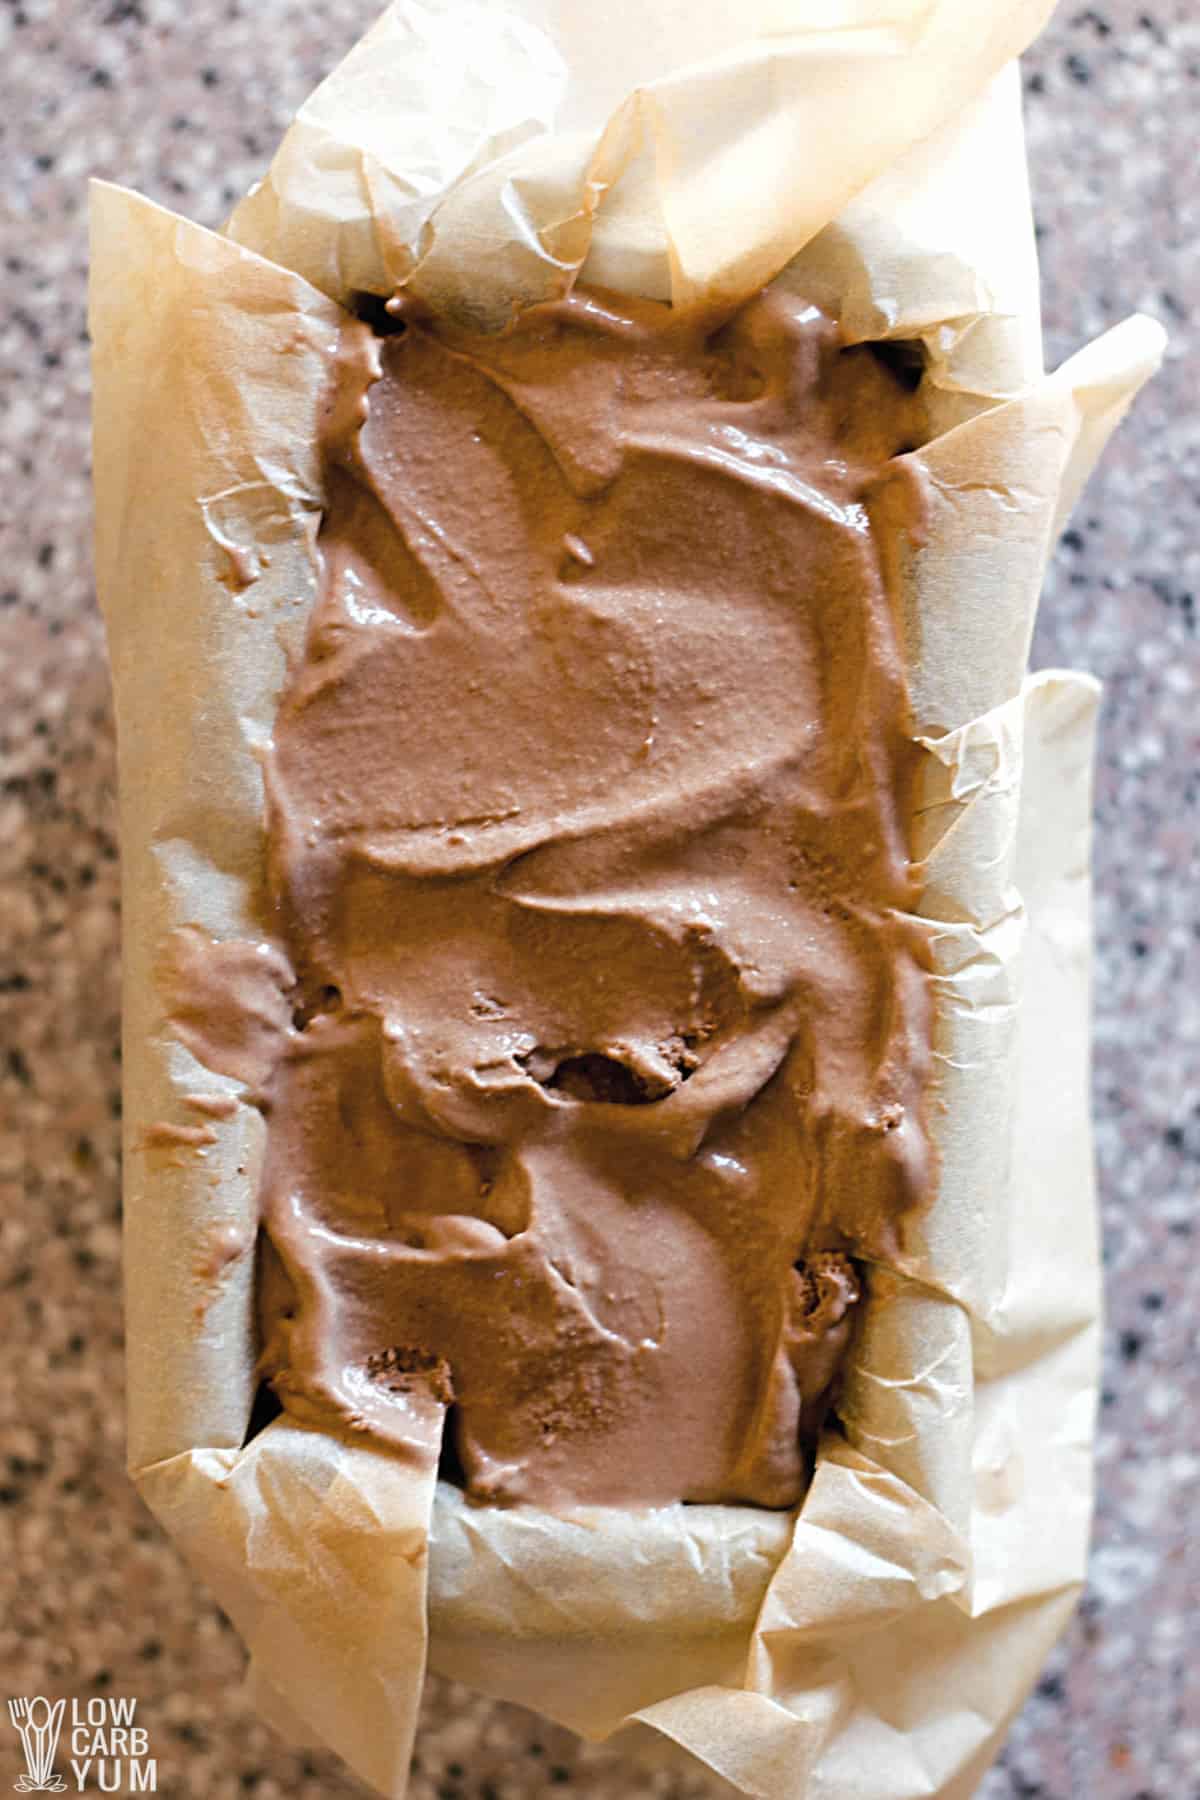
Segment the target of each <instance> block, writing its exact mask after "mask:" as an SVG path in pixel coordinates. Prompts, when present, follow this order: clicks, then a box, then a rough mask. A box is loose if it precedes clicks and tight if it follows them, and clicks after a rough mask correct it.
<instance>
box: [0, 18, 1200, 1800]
mask: <svg viewBox="0 0 1200 1800" xmlns="http://www.w3.org/2000/svg"><path fill="white" fill-rule="evenodd" d="M374 11H375V4H374V0H326V3H325V4H324V5H323V6H321V7H313V6H311V5H308V4H304V3H303V0H255V3H253V4H251V0H244V3H242V4H228V3H226V0H206V3H205V4H203V5H193V6H187V5H184V4H182V0H23V3H22V4H19V5H18V4H14V3H13V0H0V100H2V104H0V134H2V136H3V145H4V165H3V166H4V171H5V181H6V185H7V190H8V194H9V196H10V198H11V199H12V200H13V201H14V202H15V206H14V207H13V208H12V209H11V210H8V211H7V212H6V213H5V214H4V215H3V216H2V220H0V231H2V234H3V243H2V245H0V255H2V257H3V268H4V284H3V290H2V292H3V298H2V302H0V369H2V378H3V394H4V401H3V409H2V411H0V528H2V530H3V550H2V554H0V1188H2V1192H3V1205H2V1208H0V1294H2V1296H3V1303H2V1306H0V1318H2V1319H3V1330H4V1344H5V1350H6V1354H5V1356H4V1358H3V1360H2V1361H0V1690H3V1692H4V1693H5V1694H26V1695H31V1694H36V1693H45V1694H48V1695H51V1696H55V1695H60V1694H61V1695H64V1696H67V1697H68V1698H72V1697H75V1698H79V1699H81V1700H86V1699H88V1698H89V1697H90V1698H96V1697H104V1696H106V1695H112V1694H124V1695H135V1696H137V1698H138V1702H139V1713H138V1718H139V1722H140V1723H143V1724H145V1725H146V1726H147V1727H148V1729H149V1732H150V1736H151V1747H152V1749H153V1750H154V1752H155V1753H156V1754H157V1758H158V1767H159V1785H158V1791H159V1792H160V1793H162V1794H169V1795H177V1796H182V1795H189V1796H191V1795H196V1796H211V1797H213V1800H223V1797H224V1796H233V1795H237V1794H247V1793H253V1794H255V1795H257V1796H259V1797H260V1800H268V1797H269V1796H280V1795H287V1796H292V1797H295V1800H300V1797H304V1800H308V1797H310V1796H317V1795H322V1796H337V1795H343V1794H345V1795H350V1794H356V1793H361V1792H362V1790H361V1789H360V1788H359V1787H358V1785H357V1784H356V1783H355V1782H353V1781H352V1780H351V1779H350V1778H348V1777H347V1776H346V1775H345V1773H344V1772H343V1771H341V1770H340V1768H339V1767H338V1766H336V1765H335V1764H334V1762H333V1760H332V1759H331V1758H329V1757H326V1756H323V1755H309V1754H299V1753H294V1752H292V1751H289V1750H287V1749H284V1748H281V1747H280V1745H279V1744H278V1742H277V1741H275V1740H274V1739H273V1738H272V1736H271V1734H270V1732H269V1731H268V1730H267V1729H266V1728H265V1727H264V1726H262V1725H260V1724H259V1723H257V1722H256V1721H255V1719H254V1717H253V1716H252V1714H251V1712H250V1710H249V1708H248V1705H247V1704H246V1702H245V1700H244V1698H243V1697H242V1694H241V1692H240V1680H241V1672H242V1662H243V1658H242V1652H241V1649H240V1647H239V1644H238V1642H237V1640H236V1639H235V1638H234V1636H233V1634H232V1632H231V1631H230V1629H229V1628H228V1626H227V1625H226V1624H225V1622H224V1620H223V1618H222V1617H221V1615H220V1613H219V1612H218V1611H217V1609H216V1607H215V1606H214V1605H213V1603H212V1601H211V1600H210V1599H209V1597H208V1595H207V1594H206V1593H204V1592H203V1591H202V1590H201V1589H200V1588H199V1587H198V1586H197V1584H196V1583H195V1582H194V1581H193V1580H192V1579H191V1578H190V1576H189V1575H188V1573H187V1571H186V1570H185V1569H184V1567H183V1565H182V1563H181V1562H180V1559H179V1558H178V1556H177V1555H176V1554H175V1552H174V1550H173V1549H172V1548H171V1546H170V1545H169V1544H168V1543H167V1542H166V1541H165V1540H164V1538H163V1536H162V1535H161V1533H160V1532H159V1530H158V1528H157V1527H156V1526H155V1525H154V1523H153V1522H152V1521H151V1519H150V1518H149V1516H148V1515H147V1514H146V1513H145V1512H144V1511H143V1509H142V1508H141V1506H140V1504H139V1502H138V1501H137V1500H136V1498H135V1497H134V1494H133V1492H132V1490H131V1488H130V1487H129V1485H128V1483H127V1481H126V1478H125V1475H124V1473H123V1466H122V1464H123V1445H122V1417H121V1361H120V1346H121V1311H120V1294H119V1272H118V1237H119V1218H120V1206H119V1197H118V1195H119V1190H118V1128H119V1115H120V1096H119V1075H120V1071H119V1067H118V1062H119V1051H118V1016H117V1015H118V998H117V973H118V937H117V927H118V917H117V847H116V843H115V839H114V830H115V807H114V780H115V774H114V746H113V729H112V718H111V712H110V702H109V690H108V680H107V675H106V671H105V663H104V652H103V643H102V634H101V629H100V624H99V621H98V618H97V615H96V611H95V605H94V599H93V593H92V585H91V568H90V552H89V529H90V520H89V499H88V441H87V409H88V397H87V395H88V366H87V339H86V332H85V321H84V279H85V238H84V204H85V201H84V180H85V177H86V176H87V175H88V174H89V173H97V174H101V175H105V176H108V177H111V178H113V179H118V180H121V181H124V182H127V183H129V184H131V185H133V186H136V187H139V188H141V189H143V190H144V191H145V192H147V193H149V194H150V195H152V196H154V197H155V198H157V199H160V200H162V201H164V202H166V203H168V204H169V205H172V206H175V207H177V208H179V209H181V210H183V211H185V212H187V213H189V214H190V215H191V216H193V217H194V218H197V219H199V220H201V221H203V222H206V223H209V224H215V223H217V222H218V221H219V220H220V219H221V217H222V215H223V214H224V212H225V211H226V210H227V208H228V205H229V203H230V202H231V201H232V200H233V199H234V197H235V195H236V194H238V193H239V192H240V191H241V190H242V189H243V188H244V186H245V185H246V184H247V183H248V182H249V181H250V180H251V179H252V178H253V177H254V175H255V174H256V173H257V172H258V171H259V170H260V169H261V167H262V166H263V163H264V161H265V160H266V158H267V156H268V154H269V152H270V149H271V147H272V146H273V144H274V142H275V140H276V137H277V135H278V133H279V131H280V130H281V128H282V126H283V125H284V123H285V121H286V119H287V118H288V116H289V114H290V113H291V111H292V110H293V109H294V107H295V105H296V104H297V103H298V101H299V100H300V99H301V98H302V97H303V95H304V94H305V92H306V91H307V90H308V88H309V87H310V86H311V85H312V83H313V82H314V80H315V79H316V78H317V77H318V76H319V75H320V74H321V73H322V72H323V71H325V70H326V69H327V68H328V67H329V66H330V65H331V64H332V63H333V61H334V60H335V58H336V57H337V56H338V55H339V54H340V53H341V52H342V51H343V50H344V49H345V48H346V47H347V46H348V45H349V44H350V43H351V41H352V40H353V39H354V37H355V36H357V34H358V32H359V31H360V29H361V28H362V26H363V25H364V24H365V23H366V22H367V21H368V20H369V19H370V18H371V17H372V15H373V13H374ZM1026 88H1027V93H1028V116H1029V133H1030V146H1031V153H1032V161H1033V174H1034V188H1035V195H1036V206H1037V215H1038V220H1039V235H1040V239H1041V250H1042V258H1043V268H1044V278H1045V305H1046V325H1047V339H1048V345H1047V348H1048V353H1049V359H1050V361H1051V362H1055V361H1058V360H1059V359H1061V357H1062V356H1063V355H1065V354H1066V353H1067V352H1068V351H1069V350H1071V349H1072V348H1074V347H1075V346H1077V345H1078V344H1080V343H1081V342H1082V341H1083V340H1085V339H1086V338H1088V337H1090V336H1092V335H1093V334H1094V333H1095V332H1097V331H1099V330H1100V329H1101V328H1102V327H1103V326H1105V325H1106V324H1109V323H1111V322H1113V321H1115V320H1116V319H1118V318H1119V317H1121V316H1122V315H1123V314H1125V313H1126V312H1128V311H1130V310H1131V309H1133V308H1135V307H1142V308H1144V309H1145V310H1147V311H1149V312H1152V313H1154V314H1156V315H1157V316H1158V317H1159V318H1160V319H1162V320H1163V322H1164V323H1165V324H1166V325H1167V326H1168V328H1169V329H1170V331H1171V333H1172V348H1171V352H1170V358H1169V362H1168V365H1167V368H1166V370H1165V372H1164V373H1163V375H1162V376H1161V377H1160V378H1159V380H1158V381H1157V382H1156V383H1155V384H1154V385H1153V387H1152V388H1151V389H1150V391H1149V392H1148V393H1147V394H1146V395H1145V396H1144V397H1143V399H1142V401H1141V402H1140V404H1139V406H1138V408H1137V411H1136V413H1135V415H1134V417H1133V418H1132V420H1131V421H1130V422H1129V423H1128V424H1127V425H1126V426H1125V428H1124V430H1123V431H1122V433H1121V434H1120V436H1119V439H1118V440H1117V442H1116V444H1115V445H1114V446H1113V447H1112V448H1111V449H1110V451H1109V452H1108V455H1107V456H1106V459H1105V461H1104V463H1103V465H1102V468H1101V470H1100V472H1099V475H1098V476H1097V477H1096V479H1095V480H1094V481H1093V483H1092V486H1091V488H1090V489H1089V491H1088V493H1087V495H1086V497H1085V499H1084V501H1083V503H1082V505H1081V507H1080V509H1079V511H1078V514H1077V516H1076V519H1075V521H1074V523H1073V525H1072V527H1071V529H1070V530H1069V531H1068V533H1067V535H1066V537H1065V539H1064V542H1063V545H1062V548H1061V550H1060V552H1059V554H1058V556H1057V558H1056V561H1055V564H1054V569H1053V573H1052V577H1051V580H1050V583H1049V586H1048V589H1047V593H1046V600H1045V606H1044V610H1043V614H1042V623H1041V626H1040V630H1039V633H1038V639H1037V645H1036V656H1035V661H1036V663H1038V664H1041V665H1045V664H1063V663H1065V664H1071V665H1077V666H1080V667H1085V668H1090V669H1092V670H1094V671H1095V672H1096V673H1097V674H1099V675H1101V676H1102V677H1103V678H1104V680H1105V681H1106V683H1107V689H1108V696H1107V705H1106V709H1105V717H1104V735H1103V746H1102V754H1101V762H1100V768H1099V777H1098V795H1097V801H1098V811H1099V824H1100V835H1099V843H1098V849H1097V859H1096V866H1097V881H1098V895H1097V925H1098V935H1099V945H1098V964H1097V976H1098V995H1097V1014H1096V1115H1097V1149H1098V1156H1099V1163H1100V1173H1101V1184H1102V1196H1103V1209H1104V1228H1105V1256H1106V1262H1107V1270H1108V1278H1109V1296H1110V1315H1109V1323H1108V1331H1107V1340H1106V1348H1107V1362H1106V1376H1105V1387H1104V1395H1103V1415H1102V1422H1101V1424H1102V1428H1101V1436H1100V1446H1099V1458H1100V1471H1099V1472H1100V1491H1101V1501H1100V1511H1099V1520H1098V1526H1097V1532H1096V1542H1095V1553H1094V1556H1093V1561H1092V1575H1091V1582H1090V1586H1089V1589H1088V1593H1087V1597H1086V1599H1085V1601H1084V1604H1083V1606H1082V1608H1081V1610H1080V1612H1079V1615H1078V1617H1077V1619H1076V1622H1075V1624H1074V1626H1073V1627H1072V1629H1071V1631H1070V1632H1069V1634H1068V1636H1067V1639H1066V1641H1065V1642H1064V1643H1063V1645H1062V1647H1061V1648H1060V1649H1059V1650H1058V1651H1057V1652H1056V1653H1055V1655H1054V1656H1053V1658H1052V1660H1051V1662H1050V1664H1049V1666H1048V1668H1047V1670H1046V1672H1045V1675H1044V1677H1043V1679H1042V1681H1041V1682H1040V1684H1039V1686H1038V1688H1037V1691H1036V1693H1035V1695H1034V1696H1033V1697H1032V1698H1031V1700H1030V1701H1029V1703H1028V1705H1027V1707H1026V1708H1025V1710H1024V1712H1023V1714H1022V1716H1021V1718H1020V1719H1019V1721H1018V1723H1017V1725H1016V1727H1015V1729H1014V1731H1013V1733H1012V1737H1011V1740H1010V1742H1009V1745H1008V1748H1007V1750H1006V1751H1005V1753H1004V1756H1003V1758H1002V1760H1001V1763H1000V1764H999V1765H998V1767H997V1768H996V1769H995V1771H994V1772H993V1773H992V1774H991V1775H990V1776H989V1777H988V1778H987V1780H986V1782H985V1784H984V1787H983V1789H982V1793H983V1795H984V1796H985V1800H1032V1797H1034V1796H1038V1797H1041V1800H1200V1625H1198V1624H1197V1620H1198V1619H1200V1548H1198V1544H1200V1537H1198V1536H1197V1534H1196V1531H1195V1527H1194V1520H1195V1517H1196V1516H1197V1509H1198V1506H1200V1410H1198V1398H1197V1390H1196V1382H1195V1377H1194V1373H1193V1372H1194V1370H1195V1368H1196V1366H1197V1365H1196V1356H1197V1349H1198V1344H1197V1321H1198V1320H1200V1257H1198V1255H1197V1239H1196V1232H1197V1226H1198V1223H1200V1214H1198V1209H1197V1175H1198V1172H1200V911H1198V900H1197V893H1198V885H1197V873H1198V870H1197V861H1198V856H1197V850H1198V838H1197V817H1198V814H1200V693H1198V688H1200V656H1198V652H1197V617H1196V614H1197V602H1198V600H1200V422H1198V419H1197V413H1196V409H1195V397H1196V385H1195V375H1194V370H1195V365H1196V356H1197V352H1198V351H1200V343H1197V324H1198V322H1200V280H1198V249H1197V246H1198V243H1200V216H1198V213H1200V206H1198V193H1200V188H1198V186H1197V181H1196V176H1195V162H1194V149H1193V145H1194V139H1195V133H1196V126H1197V122H1198V118H1200V22H1198V15H1197V13H1196V11H1195V7H1194V0H1151V4H1150V5H1149V7H1143V6H1142V5H1140V4H1138V3H1137V0H1107V3H1105V4H1101V5H1099V6H1096V7H1089V8H1087V9H1082V10H1081V9H1076V8H1074V7H1072V6H1070V5H1069V4H1068V5H1065V6H1064V7H1063V8H1062V9H1061V11H1060V14H1059V16H1058V19H1057V21H1056V23H1055V24H1054V26H1053V28H1052V29H1051V30H1050V31H1049V33H1048V34H1047V35H1046V37H1045V38H1044V39H1043V41H1042V42H1041V44H1040V45H1039V46H1038V47H1037V49H1036V50H1035V51H1034V52H1033V54H1031V56H1030V57H1029V58H1028V60H1027V65H1026ZM1189 399H1190V401H1191V406H1190V409H1189ZM19 1767H20V1764H19V1760H18V1757H17V1745H16V1738H15V1735H14V1734H12V1733H10V1731H9V1729H8V1721H7V1719H6V1718H0V1785H3V1784H5V1783H7V1782H10V1781H12V1780H13V1779H14V1778H15V1776H16V1774H17V1772H18V1770H19ZM562 1790H567V1791H572V1790H573V1791H575V1792H577V1793H580V1794H586V1795H588V1796H590V1797H591V1800H618V1797H620V1800H641V1797H642V1796H649V1795H651V1794H659V1795H663V1796H668V1795H670V1796H672V1797H673V1800H684V1797H685V1796H694V1797H695V1800H702V1796H704V1795H709V1794H711V1793H712V1791H713V1790H712V1789H711V1788H710V1787H707V1786H705V1785H704V1784H703V1783H702V1782H700V1781H698V1780H697V1781H693V1782H690V1783H689V1781H688V1780H687V1779H684V1780H682V1781H681V1780H680V1779H679V1778H678V1777H676V1776H673V1775H666V1774H662V1773H657V1774H646V1773H643V1772H642V1771H640V1770H637V1769H634V1768H631V1767H630V1766H629V1765H628V1764H626V1763H625V1762H623V1761H621V1760H620V1759H618V1758H617V1757H615V1755H614V1754H613V1753H612V1752H609V1751H605V1750H603V1749H598V1750H597V1749H582V1748H581V1747H579V1746H578V1745H577V1744H576V1743H575V1742H574V1741H573V1740H572V1739H571V1738H569V1736H568V1735H567V1734H566V1733H564V1732H561V1731H558V1730H556V1729H553V1728H550V1727H547V1726H545V1725H543V1724H541V1723H539V1722H538V1721H536V1720H534V1719H532V1718H531V1717H529V1716H528V1715H525V1714H523V1713H520V1712H518V1711H517V1710H516V1709H514V1708H501V1707H493V1706H490V1705H488V1704H486V1703H484V1702H482V1701H480V1700H478V1699H476V1698H474V1697H472V1696H471V1695H468V1694H466V1693H464V1692H462V1691H460V1690H457V1689H453V1688H451V1687H450V1686H448V1685H446V1684H444V1683H441V1682H433V1683H431V1685H430V1690H429V1694H428V1698H427V1703H426V1708H425V1720H424V1728H423V1731H422V1736H421V1740H420V1746H419V1759H418V1768H417V1772H416V1776H415V1779H414V1783H413V1788H412V1793H413V1796H414V1800H433V1797H434V1796H438V1797H439V1800H457V1797H460V1796H461V1797H462V1800H468V1797H477V1800H488V1797H489V1796H490V1797H492V1800H501V1797H505V1800H507V1797H508V1796H523V1797H527V1800H537V1797H539V1796H548V1795H549V1794H551V1793H554V1792H559V1791H562Z"/></svg>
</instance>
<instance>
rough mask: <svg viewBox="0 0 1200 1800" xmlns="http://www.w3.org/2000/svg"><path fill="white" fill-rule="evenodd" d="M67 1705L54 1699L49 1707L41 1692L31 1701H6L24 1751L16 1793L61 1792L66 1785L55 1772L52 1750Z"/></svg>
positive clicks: (55, 1745)
mask: <svg viewBox="0 0 1200 1800" xmlns="http://www.w3.org/2000/svg"><path fill="white" fill-rule="evenodd" d="M66 1705H67V1703H66V1701H65V1700H56V1701H55V1702H54V1705H53V1706H51V1704H50V1702H49V1701H48V1700H44V1699H43V1698H42V1697H41V1695H40V1694H39V1695H38V1696H37V1697H36V1699H33V1700H10V1701H9V1703H8V1710H9V1715H10V1717H11V1718H12V1722H13V1724H14V1725H15V1726H16V1728H17V1731H18V1733H19V1735H20V1739H21V1743H22V1745H23V1746H24V1750H25V1767H26V1771H27V1773H26V1774H24V1775H21V1776H18V1778H17V1780H16V1781H14V1783H13V1786H14V1787H15V1788H16V1790H17V1792H18V1793H19V1794H60V1793H62V1791H63V1789H64V1788H65V1787H66V1785H67V1784H66V1782H65V1781H64V1780H63V1778H62V1776H61V1775H57V1774H55V1771H54V1752H55V1751H56V1750H57V1749H58V1734H59V1732H60V1731H61V1730H62V1721H63V1713H64V1712H65V1710H66Z"/></svg>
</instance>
